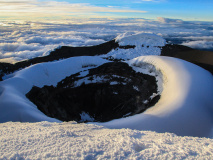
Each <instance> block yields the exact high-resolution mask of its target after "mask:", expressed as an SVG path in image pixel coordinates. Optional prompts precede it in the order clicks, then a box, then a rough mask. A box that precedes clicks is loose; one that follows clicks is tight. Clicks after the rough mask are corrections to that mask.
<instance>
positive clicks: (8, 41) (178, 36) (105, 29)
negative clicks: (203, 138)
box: [0, 17, 213, 62]
mask: <svg viewBox="0 0 213 160" xmlns="http://www.w3.org/2000/svg"><path fill="white" fill-rule="evenodd" d="M129 31H131V32H144V33H154V34H157V35H160V36H162V37H163V38H165V39H166V40H167V41H168V42H172V43H177V44H183V45H187V46H189V47H193V48H199V49H207V50H213V36H212V35H213V23H210V22H187V21H182V20H177V19H168V18H163V17H161V18H158V19H157V20H145V19H112V18H108V19H107V18H103V19H100V18H92V19H73V20H69V21H68V20H67V21H57V22H54V21H51V22H50V21H49V22H48V23H47V22H31V21H0V61H4V62H6V61H10V62H16V61H20V60H24V59H29V58H34V57H38V56H43V55H48V54H49V53H50V51H52V50H54V49H55V48H57V47H59V46H62V45H68V46H89V45H97V44H100V43H104V42H106V41H109V40H111V39H113V38H115V37H116V36H117V35H119V34H122V33H124V32H129Z"/></svg>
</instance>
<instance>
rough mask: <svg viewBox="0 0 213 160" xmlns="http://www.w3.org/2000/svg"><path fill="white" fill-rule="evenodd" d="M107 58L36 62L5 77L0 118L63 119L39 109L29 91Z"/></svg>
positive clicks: (52, 83)
mask: <svg viewBox="0 0 213 160" xmlns="http://www.w3.org/2000/svg"><path fill="white" fill-rule="evenodd" d="M106 62H108V61H107V60H104V59H102V58H99V57H73V58H69V59H65V60H61V61H57V62H48V63H41V64H37V65H33V66H31V67H28V68H26V69H23V70H21V71H18V72H16V73H14V74H12V75H8V76H6V77H4V78H6V79H5V80H4V81H2V82H0V122H1V123H2V122H7V121H21V122H38V121H51V122H52V121H53V122H59V121H58V120H56V119H54V118H49V117H47V116H46V115H44V114H43V113H42V112H41V111H39V110H38V109H37V107H36V106H35V105H34V104H33V103H32V102H30V101H29V99H27V98H26V96H25V94H26V93H28V92H29V91H30V90H31V88H32V87H33V86H38V87H43V86H44V85H57V82H59V81H61V80H62V79H64V78H65V77H66V76H68V75H71V74H75V73H77V72H80V71H83V70H84V69H85V67H86V68H87V69H88V68H91V67H90V66H93V67H94V66H98V65H101V64H103V63H106Z"/></svg>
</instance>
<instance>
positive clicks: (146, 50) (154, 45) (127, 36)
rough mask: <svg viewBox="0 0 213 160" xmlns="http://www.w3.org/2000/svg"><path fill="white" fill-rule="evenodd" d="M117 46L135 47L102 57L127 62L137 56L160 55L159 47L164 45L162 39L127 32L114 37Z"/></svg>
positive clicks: (150, 35) (151, 35)
mask: <svg viewBox="0 0 213 160" xmlns="http://www.w3.org/2000/svg"><path fill="white" fill-rule="evenodd" d="M116 42H118V43H119V46H135V47H134V48H130V49H121V48H120V49H115V50H112V51H111V52H109V53H108V54H107V55H104V56H103V57H112V58H115V59H123V60H129V59H133V58H136V57H138V56H146V55H160V54H161V47H163V46H164V45H165V44H166V41H165V39H163V38H162V37H160V36H158V35H155V34H149V33H134V32H127V33H124V34H121V35H119V36H118V37H116Z"/></svg>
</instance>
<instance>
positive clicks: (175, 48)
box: [161, 44, 213, 74]
mask: <svg viewBox="0 0 213 160" xmlns="http://www.w3.org/2000/svg"><path fill="white" fill-rule="evenodd" d="M161 56H169V57H175V58H180V59H183V60H186V61H188V62H191V63H194V64H196V65H198V66H200V67H202V68H204V69H206V70H208V71H210V72H211V73H212V74H213V52H210V51H201V50H197V49H192V48H190V47H186V46H182V45H173V44H167V45H165V46H164V47H163V48H162V50H161Z"/></svg>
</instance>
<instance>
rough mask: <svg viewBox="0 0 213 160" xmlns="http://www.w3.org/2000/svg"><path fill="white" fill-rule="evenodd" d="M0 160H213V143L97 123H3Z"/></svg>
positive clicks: (0, 133) (0, 136)
mask: <svg viewBox="0 0 213 160" xmlns="http://www.w3.org/2000/svg"><path fill="white" fill-rule="evenodd" d="M0 144H1V147H0V159H73V160H74V159H80V160H81V159H82V160H83V159H84V160H86V159H87V160H88V159H99V160H101V159H162V160H167V159H177V160H182V159H191V160H194V159H212V156H213V140H212V139H207V138H197V137H178V136H176V135H175V134H172V133H156V132H151V131H138V130H131V129H107V128H104V127H102V126H97V125H93V124H76V123H75V122H66V123H51V122H40V123H19V122H15V123H12V122H8V123H3V124H0Z"/></svg>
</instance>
